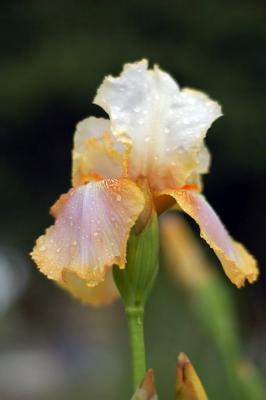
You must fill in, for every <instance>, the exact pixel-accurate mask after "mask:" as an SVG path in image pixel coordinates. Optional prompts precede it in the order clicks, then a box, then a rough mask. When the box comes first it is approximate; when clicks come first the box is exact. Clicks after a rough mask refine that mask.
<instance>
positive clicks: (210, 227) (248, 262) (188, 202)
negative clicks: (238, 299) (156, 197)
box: [162, 190, 259, 287]
mask: <svg viewBox="0 0 266 400" xmlns="http://www.w3.org/2000/svg"><path fill="white" fill-rule="evenodd" d="M162 194H163V195H165V194H167V195H170V196H173V197H174V198H175V199H176V201H177V203H178V205H179V206H180V208H181V209H182V210H183V211H184V212H186V213H187V214H188V215H189V216H190V217H191V218H193V219H194V220H195V221H196V222H197V224H198V225H199V227H200V235H201V237H202V238H203V239H204V240H206V242H207V243H208V245H209V246H210V247H211V248H212V249H213V250H214V252H215V254H216V255H217V257H218V258H219V260H220V262H221V264H222V266H223V269H224V272H225V273H226V275H227V276H228V278H229V279H230V280H231V281H232V282H233V283H234V284H235V285H236V286H237V287H241V286H243V285H244V284H245V280H246V279H247V280H248V282H250V283H252V282H254V281H255V280H256V279H257V277H258V274H259V271H258V268H257V263H256V260H255V259H254V258H253V257H252V255H250V254H249V253H248V251H247V250H246V249H245V248H244V246H242V245H241V244H240V243H237V242H235V241H234V240H233V239H232V238H231V237H230V236H229V234H228V232H227V231H226V229H225V227H224V226H223V224H222V222H221V221H220V219H219V217H218V216H217V214H216V213H215V211H214V210H213V209H212V208H211V206H210V205H209V204H208V202H207V201H206V199H205V198H204V196H203V195H201V194H199V193H196V192H192V191H188V190H176V191H173V190H169V191H164V192H163V193H162Z"/></svg>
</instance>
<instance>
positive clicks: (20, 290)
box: [0, 0, 266, 400]
mask: <svg viewBox="0 0 266 400" xmlns="http://www.w3.org/2000/svg"><path fill="white" fill-rule="evenodd" d="M265 11H266V9H265V3H264V1H262V0H261V1H259V0H248V1H247V0H241V1H240V0H235V1H233V2H232V1H225V0H202V1H167V2H162V1H160V0H153V1H150V0H135V1H128V2H125V1H113V2H111V1H100V0H98V1H88V0H87V1H76V2H67V1H60V0H53V1H45V2H39V1H23V0H20V1H11V0H10V1H6V2H5V1H2V2H1V13H0V31H1V34H0V43H1V48H0V50H1V52H0V54H1V63H0V88H1V89H0V99H1V107H0V119H1V139H0V140H1V142H0V151H1V160H0V168H1V169H0V174H1V197H0V199H1V209H0V210H1V211H0V212H1V219H0V221H1V224H0V237H1V245H0V246H1V247H0V398H1V400H17V399H27V400H55V399H58V400H60V399H64V400H68V399H73V398H75V399H77V400H82V399H92V400H93V399H116V400H118V399H119V400H120V399H121V400H122V399H129V398H130V395H131V391H130V359H129V349H128V338H127V330H126V321H125V318H124V314H123V310H122V307H121V304H120V303H119V302H118V303H116V304H115V305H113V306H110V307H107V308H102V309H94V308H87V307H85V306H82V305H80V304H79V303H78V302H77V301H75V300H73V299H72V298H71V297H70V296H68V295H67V294H65V293H64V292H63V291H62V290H60V289H58V288H57V287H55V286H54V285H53V284H52V283H51V282H49V281H48V280H46V278H44V277H43V276H41V274H39V272H38V271H37V270H36V269H35V267H34V265H33V264H32V262H31V261H30V258H29V256H28V253H29V251H30V250H31V248H32V246H33V244H34V241H35V239H36V237H38V236H39V235H40V234H41V233H42V232H43V231H44V229H45V228H46V227H47V226H48V225H49V224H51V222H52V219H51V217H50V216H49V215H48V208H49V207H50V205H51V204H52V203H53V202H54V201H55V200H56V199H57V197H58V196H59V194H61V193H63V192H65V191H67V190H68V188H69V186H70V168H71V147H72V135H73V132H74V128H75V124H76V123H77V122H78V121H79V120H81V119H83V118H85V117H87V116H88V115H90V114H94V115H101V111H100V110H99V109H98V108H97V107H96V106H94V105H92V103H91V102H92V99H93V97H94V94H95V91H96V89H97V87H98V85H99V84H100V83H101V81H102V79H103V77H104V76H105V75H106V74H110V73H112V74H118V73H119V72H120V70H121V68H122V64H124V63H125V62H129V61H136V60H139V59H141V58H142V57H146V58H148V59H149V60H150V62H151V63H158V64H160V66H161V67H162V68H163V69H165V70H166V71H168V72H169V73H170V74H171V75H172V76H173V77H174V78H175V79H176V80H177V81H178V82H179V84H180V85H181V86H191V87H195V88H197V89H202V90H203V91H205V92H207V93H208V94H209V95H210V96H212V97H213V98H214V99H217V100H219V102H220V103H221V104H222V106H223V111H224V117H223V118H221V119H220V120H218V121H217V122H216V123H215V124H214V126H213V127H212V128H211V129H210V131H209V135H208V137H207V144H208V146H209V148H210V150H211V153H212V156H213V163H212V168H211V173H210V174H209V175H208V176H206V177H205V181H204V182H205V193H206V195H207V197H208V199H209V201H210V203H211V204H212V205H213V207H214V208H215V209H216V210H217V212H218V213H219V215H220V216H221V218H222V220H223V221H224V223H225V225H226V226H227V228H228V229H229V231H230V232H231V233H232V235H233V236H234V237H236V238H237V239H238V240H239V241H241V242H244V243H245V245H246V246H247V247H248V248H249V249H250V250H251V252H252V253H253V254H255V255H256V257H257V258H258V260H259V264H260V268H261V276H260V279H259V282H258V283H256V284H255V285H252V286H247V287H245V288H244V289H241V290H237V289H236V288H235V287H233V286H232V285H231V284H230V283H228V282H227V281H226V279H227V278H226V277H225V276H223V273H222V272H220V271H221V268H220V267H219V265H218V262H216V265H215V268H216V269H217V270H219V272H220V274H221V279H223V280H224V284H225V285H226V287H227V288H228V290H229V291H230V292H231V293H232V296H233V298H234V302H235V307H236V312H237V314H238V319H239V337H240V339H241V340H242V343H243V351H244V354H245V356H246V357H248V358H249V359H250V360H251V361H252V362H253V363H254V364H255V365H257V367H258V368H259V369H260V371H261V372H262V374H263V373H264V374H265V373H266V357H265V356H266V351H265V349H266V319H265V307H266V295H265V293H266V292H265V288H266V282H265V277H264V274H263V269H264V264H265V226H266V219H265V204H266V190H265V176H266V173H265V172H266V171H265V164H266V157H265V130H266V119H265V89H266V88H265V83H266V80H265V70H266V52H265V38H266V24H265ZM263 15H264V16H263ZM162 264H163V263H162ZM162 267H163V265H162ZM211 318H212V316H211V315H210V319H211ZM224 334H225V335H227V334H229V333H228V332H224ZM146 336H147V339H148V365H149V366H150V367H154V368H155V370H156V376H157V382H158V389H159V392H160V394H161V398H162V399H168V398H169V399H170V398H171V394H172V393H173V390H174V389H173V385H174V366H175V358H176V355H177V354H178V352H179V351H185V352H186V353H187V354H188V355H189V356H190V358H191V359H192V361H193V363H194V364H195V366H196V367H197V370H198V372H199V374H200V376H201V377H202V380H203V382H204V384H205V386H206V388H207V390H208V392H209V394H210V398H212V399H218V400H219V399H220V400H222V399H225V398H231V397H230V393H229V392H228V387H227V384H226V378H225V374H224V370H223V366H222V363H221V360H220V357H219V354H218V352H217V349H216V347H215V344H214V343H213V342H212V340H211V339H210V337H209V336H208V334H207V333H206V332H205V331H204V329H203V328H202V327H201V326H200V324H198V321H197V320H196V319H195V316H194V314H193V310H191V308H190V307H189V301H188V298H187V297H186V296H184V295H183V294H182V293H180V291H178V290H176V287H175V285H174V284H173V283H171V280H170V279H169V277H168V276H167V273H166V272H165V270H164V269H163V268H161V272H160V279H159V280H158V282H157V285H156V288H155V290H154V292H153V295H152V298H151V300H150V302H149V305H148V310H147V318H146Z"/></svg>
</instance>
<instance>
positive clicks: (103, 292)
mask: <svg viewBox="0 0 266 400" xmlns="http://www.w3.org/2000/svg"><path fill="white" fill-rule="evenodd" d="M60 286H62V287H63V288H64V289H66V290H67V291H69V292H70V293H71V294H72V295H73V296H74V297H75V298H77V299H79V300H81V301H82V302H83V303H88V304H92V305H95V306H101V305H107V304H111V303H112V302H113V301H115V300H116V299H117V298H118V297H119V292H118V290H117V288H116V285H115V283H114V280H113V273H112V269H108V271H107V272H106V275H105V279H104V281H103V282H100V283H99V284H98V285H97V286H94V287H90V286H88V282H87V281H86V280H85V279H82V278H80V277H79V276H78V275H76V274H75V273H74V272H71V271H67V270H64V271H63V281H62V282H60Z"/></svg>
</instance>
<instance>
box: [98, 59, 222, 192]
mask: <svg viewBox="0 0 266 400" xmlns="http://www.w3.org/2000/svg"><path fill="white" fill-rule="evenodd" d="M94 102H95V103H96V104H98V105H100V106H101V107H102V108H103V109H104V110H105V111H106V112H107V113H108V114H109V116H110V121H111V131H112V134H113V135H114V136H116V137H118V138H119V139H120V140H121V141H124V142H129V143H131V144H132V151H131V155H130V169H129V174H130V177H131V178H133V179H135V178H137V177H138V176H147V177H148V178H149V181H150V184H151V186H152V188H154V189H155V190H159V189H164V188H169V187H172V188H176V187H181V186H183V185H184V183H185V182H186V180H187V178H188V177H189V176H190V175H191V173H192V172H193V171H195V170H197V169H200V168H202V147H203V139H204V137H205V135H206V132H207V130H208V128H209V127H210V126H211V124H212V123H213V122H214V121H215V120H216V119H217V118H218V117H219V116H220V115H221V108H220V106H219V105H218V103H216V102H215V101H213V100H211V99H210V98H209V97H208V96H207V95H206V94H204V93H202V92H199V91H196V90H192V89H183V90H180V88H179V86H178V84H177V83H176V82H175V81H174V79H173V78H172V77H171V76H170V75H169V74H167V73H166V72H164V71H162V70H160V69H159V67H157V66H155V67H154V69H152V70H149V69H148V63H147V61H146V60H142V61H140V62H137V63H134V64H127V65H125V67H124V70H123V72H122V73H121V75H120V76H119V77H118V78H114V77H112V76H108V77H107V78H105V80H104V82H103V83H102V85H101V86H100V88H99V90H98V92H97V96H96V97H95V99H94ZM199 153H200V154H199ZM198 158H199V159H198ZM205 158H206V157H205ZM207 162H208V160H207ZM205 164H206V160H205ZM206 167H207V166H206V165H205V166H204V170H206V169H207V168H206Z"/></svg>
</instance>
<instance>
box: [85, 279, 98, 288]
mask: <svg viewBox="0 0 266 400" xmlns="http://www.w3.org/2000/svg"><path fill="white" fill-rule="evenodd" d="M87 286H88V287H94V286H97V282H96V281H93V280H91V281H88V282H87Z"/></svg>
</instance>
